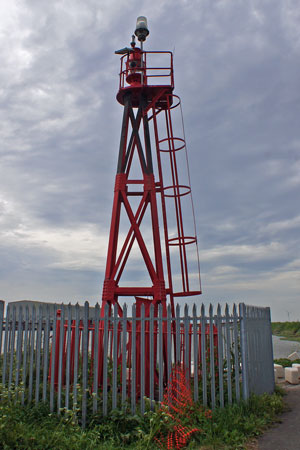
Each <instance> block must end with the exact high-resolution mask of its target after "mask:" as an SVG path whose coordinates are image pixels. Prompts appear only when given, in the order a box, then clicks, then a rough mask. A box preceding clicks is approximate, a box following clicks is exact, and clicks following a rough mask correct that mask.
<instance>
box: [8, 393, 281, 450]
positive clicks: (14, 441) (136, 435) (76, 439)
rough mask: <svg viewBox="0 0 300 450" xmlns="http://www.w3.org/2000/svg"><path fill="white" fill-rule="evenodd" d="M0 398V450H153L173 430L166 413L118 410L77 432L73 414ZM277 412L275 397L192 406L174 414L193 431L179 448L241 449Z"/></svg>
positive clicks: (278, 399)
mask: <svg viewBox="0 0 300 450" xmlns="http://www.w3.org/2000/svg"><path fill="white" fill-rule="evenodd" d="M1 397H2V398H1V402H0V447H1V448H2V449H4V450H6V449H34V450H38V449H43V450H48V449H49V450H50V449H51V450H55V449H59V450H65V449H66V450H67V449H68V450H69V449H71V450H79V449H85V450H88V449H93V450H94V449H105V450H116V449H118V450H120V449H136V450H138V449H140V450H141V449H143V450H146V449H157V448H159V447H158V446H157V444H156V441H155V438H159V437H160V438H164V437H166V436H168V433H170V430H173V429H174V421H173V418H172V419H170V415H169V414H168V412H167V411H166V410H162V409H157V410H156V411H154V412H147V413H146V414H145V415H144V416H140V415H135V416H132V415H130V414H127V413H126V412H124V411H113V412H112V413H111V414H110V415H109V416H108V417H106V418H105V417H102V416H101V415H98V416H94V417H93V418H92V420H91V421H90V423H89V425H88V427H87V428H86V429H85V430H83V429H82V428H81V427H80V425H79V424H78V420H77V417H76V412H74V411H62V414H61V415H58V414H51V413H50V410H49V406H48V405H47V404H43V403H41V404H39V405H38V406H33V405H31V406H24V407H22V406H21V405H20V404H19V400H18V398H17V394H16V393H14V392H12V391H11V392H8V391H7V390H6V391H5V390H3V391H2V396H1ZM282 409H283V400H282V395H281V393H279V392H275V393H274V394H272V395H268V394H264V395H262V396H251V398H250V400H249V402H248V403H244V402H241V403H240V404H236V405H232V406H227V407H226V408H224V409H216V410H214V411H213V412H211V411H210V410H208V409H206V408H203V407H202V406H201V405H200V404H193V406H189V407H188V409H187V410H184V411H181V412H180V414H179V415H178V418H180V421H181V423H182V425H183V426H189V427H193V428H197V429H198V431H197V432H194V433H193V434H192V435H191V437H190V439H189V441H188V443H187V445H186V447H185V448H188V449H201V448H203V449H204V448H205V449H207V450H208V449H220V450H221V449H224V450H225V449H226V450H229V449H243V448H245V443H246V442H247V440H249V439H250V438H252V437H255V436H257V435H259V434H260V433H261V432H262V431H263V430H264V429H265V428H266V427H267V426H268V425H270V424H271V423H272V422H273V421H274V420H276V416H277V414H279V413H280V412H281V411H282ZM172 427H173V428H172ZM161 441H162V439H161ZM160 448H167V447H160ZM171 448H176V447H171Z"/></svg>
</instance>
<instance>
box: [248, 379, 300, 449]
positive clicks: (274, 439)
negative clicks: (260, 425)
mask: <svg viewBox="0 0 300 450" xmlns="http://www.w3.org/2000/svg"><path fill="white" fill-rule="evenodd" d="M284 389H286V391H287V395H286V396H285V397H284V401H285V403H286V405H287V408H288V410H287V411H286V412H284V413H283V414H282V415H281V416H280V417H279V420H280V422H281V423H279V424H275V425H274V427H273V428H270V429H269V430H268V431H266V433H265V434H264V435H263V436H261V437H260V438H258V440H257V443H256V445H257V446H256V447H254V446H253V447H250V448H253V449H254V448H257V449H258V450H300V385H296V386H292V385H286V386H284Z"/></svg>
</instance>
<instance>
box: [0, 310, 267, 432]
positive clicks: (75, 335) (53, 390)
mask: <svg viewBox="0 0 300 450" xmlns="http://www.w3.org/2000/svg"><path fill="white" fill-rule="evenodd" d="M145 349H146V350H147V351H145ZM0 353H1V359H0V363H1V366H0V373H1V381H2V389H16V388H18V389H17V390H18V391H19V395H20V398H21V402H22V403H30V402H34V403H35V404H37V403H38V402H49V404H50V408H51V411H57V412H60V411H61V410H62V409H63V408H66V409H73V408H76V409H77V408H79V409H80V411H81V412H80V414H81V417H82V423H83V425H85V422H86V419H87V415H88V414H92V413H96V412H101V413H103V414H104V415H106V414H108V413H109V411H110V410H111V409H116V408H124V407H126V408H127V409H128V410H131V412H132V413H135V412H136V411H140V412H141V413H144V411H145V409H146V408H153V406H154V402H161V401H162V400H163V395H164V390H165V388H166V386H167V384H168V380H169V379H170V376H171V372H172V369H173V367H174V366H176V367H178V366H180V367H182V368H184V370H185V371H186V377H187V378H188V380H189V381H190V384H191V388H192V390H193V396H194V400H195V401H200V402H202V403H203V404H204V405H208V406H210V407H212V408H215V407H218V406H220V407H224V405H226V404H231V403H232V402H239V401H240V400H241V399H244V400H247V399H248V398H249V395H250V394H251V393H256V394H261V393H263V392H269V393H270V392H272V391H273V389H274V371H273V350H272V335H271V321H270V309H269V308H260V307H254V306H246V305H245V304H243V303H241V304H239V305H238V307H237V306H236V305H233V308H232V310H231V311H229V307H228V305H226V306H225V308H224V311H223V313H222V311H221V306H220V305H217V307H216V309H215V310H214V308H213V306H212V305H210V306H209V307H208V308H207V309H205V307H204V305H203V304H202V306H201V307H200V308H198V310H197V307H196V305H194V306H193V307H192V308H188V306H185V307H183V308H181V309H180V307H179V306H177V308H176V316H175V317H173V318H172V317H171V310H170V308H168V309H167V316H166V317H163V313H162V309H161V306H159V307H158V308H157V310H155V309H154V307H153V306H151V307H150V309H149V311H148V313H147V314H146V313H145V309H144V306H143V305H142V307H141V309H140V310H139V311H137V309H136V307H135V305H133V306H132V308H131V310H130V311H129V308H127V307H126V305H124V307H123V316H122V317H119V316H118V311H117V307H114V308H112V309H111V311H110V310H109V308H108V307H107V308H106V309H105V314H104V315H103V317H101V314H100V307H99V305H98V304H97V305H96V306H95V307H93V308H90V307H89V304H88V302H86V303H85V305H84V308H81V307H79V306H78V305H76V306H75V307H74V306H71V305H63V304H62V305H54V306H53V307H52V308H50V307H49V305H47V306H46V307H42V305H40V306H39V308H38V309H37V310H36V309H35V308H34V307H33V308H32V309H30V310H29V309H28V307H26V308H22V306H18V307H16V306H13V307H11V306H10V305H9V304H8V306H7V309H6V314H4V305H3V303H2V304H1V303H0ZM145 354H147V355H149V358H147V360H146V358H145Z"/></svg>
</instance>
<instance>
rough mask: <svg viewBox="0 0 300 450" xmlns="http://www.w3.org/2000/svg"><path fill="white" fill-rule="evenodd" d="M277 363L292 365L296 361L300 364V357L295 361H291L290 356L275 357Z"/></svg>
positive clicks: (283, 365) (286, 365)
mask: <svg viewBox="0 0 300 450" xmlns="http://www.w3.org/2000/svg"><path fill="white" fill-rule="evenodd" d="M274 363H275V364H280V365H281V366H282V367H292V365H293V364H294V363H296V364H300V359H295V360H294V361H291V360H290V359H288V358H279V359H274Z"/></svg>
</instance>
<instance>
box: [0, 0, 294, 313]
mask: <svg viewBox="0 0 300 450" xmlns="http://www.w3.org/2000/svg"><path fill="white" fill-rule="evenodd" d="M138 15H146V16H147V17H148V25H149V28H150V35H149V37H148V39H147V42H146V45H145V49H146V50H171V51H175V93H176V94H178V95H179V96H180V97H181V99H182V106H183V113H184V121H185V133H186V140H187V144H188V153H189V161H190V170H191V181H192V188H193V197H194V203H195V212H196V223H197V229H198V242H199V254H200V263H201V279H202V289H203V295H202V296H201V298H200V299H199V302H200V301H203V302H204V303H205V304H208V303H209V302H213V303H216V302H218V301H220V302H222V303H225V302H229V303H230V304H232V302H233V301H236V302H239V301H244V302H246V303H248V304H255V305H262V306H271V309H272V318H273V320H287V318H288V312H289V314H290V318H291V319H294V320H300V301H299V300H300V233H299V229H300V211H299V188H300V124H299V121H300V89H299V80H300V58H299V57H300V25H299V22H300V4H299V1H298V0H276V1H274V0H223V1H221V0H220V1H218V0H213V1H212V0H188V1H185V0H181V1H179V0H152V1H151V2H150V1H146V0H142V1H139V2H137V1H135V0H134V1H127V2H125V1H124V2H121V1H120V0H85V1H82V0H51V1H50V2H49V1H48V0H47V1H46V0H38V1H35V0H27V1H26V0H19V1H18V0H2V1H1V3H0V54H1V70H0V95H1V97H0V99H1V103H0V104H1V107H0V114H1V117H0V137H1V147H0V152H1V165H0V176H1V184H0V252H1V259H0V298H3V299H5V300H7V301H11V300H21V299H32V300H45V301H62V300H63V301H72V302H74V301H77V300H79V301H83V300H90V301H91V302H92V303H94V302H95V301H97V300H100V299H101V291H102V283H103V278H104V269H105V259H106V250H107V239H108V232H109V226H110V214H111V206H112V198H113V186H114V178H115V172H116V163H117V155H118V145H119V136H120V126H121V116H122V107H121V106H120V105H119V104H118V103H117V101H116V100H115V95H116V93H117V89H118V71H119V57H118V56H116V55H114V51H115V50H116V49H119V48H122V47H124V46H127V45H128V44H129V42H130V38H131V34H132V32H133V31H134V28H135V21H136V17H137V16H138Z"/></svg>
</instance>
